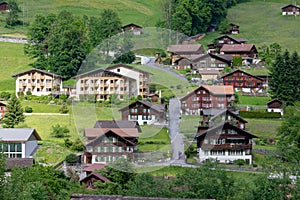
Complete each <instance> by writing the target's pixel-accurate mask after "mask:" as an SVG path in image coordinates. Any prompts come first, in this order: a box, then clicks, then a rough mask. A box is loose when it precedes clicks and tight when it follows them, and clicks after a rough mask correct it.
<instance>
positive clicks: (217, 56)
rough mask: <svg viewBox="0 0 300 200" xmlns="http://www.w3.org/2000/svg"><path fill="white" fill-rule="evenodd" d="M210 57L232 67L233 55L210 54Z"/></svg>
mask: <svg viewBox="0 0 300 200" xmlns="http://www.w3.org/2000/svg"><path fill="white" fill-rule="evenodd" d="M209 55H210V57H212V58H215V59H216V60H220V61H223V62H225V63H227V64H228V65H231V62H232V55H224V54H213V53H209Z"/></svg>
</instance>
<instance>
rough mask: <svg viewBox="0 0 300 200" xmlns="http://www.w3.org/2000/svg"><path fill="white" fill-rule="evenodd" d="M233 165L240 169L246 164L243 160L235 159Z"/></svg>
mask: <svg viewBox="0 0 300 200" xmlns="http://www.w3.org/2000/svg"><path fill="white" fill-rule="evenodd" d="M235 164H237V165H238V166H240V167H241V166H243V165H245V164H246V161H245V160H243V159H237V160H235Z"/></svg>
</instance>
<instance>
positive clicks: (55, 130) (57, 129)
mask: <svg viewBox="0 0 300 200" xmlns="http://www.w3.org/2000/svg"><path fill="white" fill-rule="evenodd" d="M69 133H70V130H69V129H68V128H67V127H66V126H60V125H59V124H56V125H54V126H52V132H51V135H52V136H53V137H56V138H64V137H68V136H69Z"/></svg>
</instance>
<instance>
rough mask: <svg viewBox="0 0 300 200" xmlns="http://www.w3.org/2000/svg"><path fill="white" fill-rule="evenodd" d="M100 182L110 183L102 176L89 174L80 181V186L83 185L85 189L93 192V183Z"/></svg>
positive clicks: (95, 173) (94, 173)
mask: <svg viewBox="0 0 300 200" xmlns="http://www.w3.org/2000/svg"><path fill="white" fill-rule="evenodd" d="M98 181H101V182H102V183H105V182H107V181H110V180H109V179H108V178H106V177H104V176H102V175H101V174H98V173H97V172H93V173H91V174H89V175H88V176H86V177H85V178H83V179H81V180H80V185H84V186H85V188H87V189H89V190H93V189H94V188H95V187H94V183H95V182H98Z"/></svg>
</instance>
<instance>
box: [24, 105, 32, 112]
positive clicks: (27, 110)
mask: <svg viewBox="0 0 300 200" xmlns="http://www.w3.org/2000/svg"><path fill="white" fill-rule="evenodd" d="M25 112H26V113H32V112H33V110H32V107H30V106H26V107H25Z"/></svg>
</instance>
